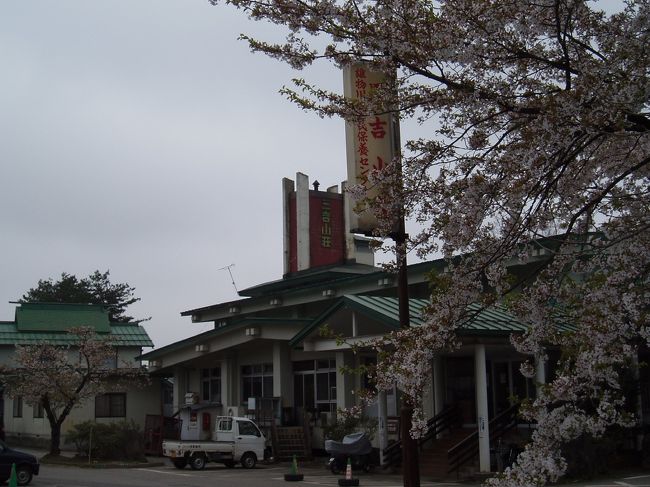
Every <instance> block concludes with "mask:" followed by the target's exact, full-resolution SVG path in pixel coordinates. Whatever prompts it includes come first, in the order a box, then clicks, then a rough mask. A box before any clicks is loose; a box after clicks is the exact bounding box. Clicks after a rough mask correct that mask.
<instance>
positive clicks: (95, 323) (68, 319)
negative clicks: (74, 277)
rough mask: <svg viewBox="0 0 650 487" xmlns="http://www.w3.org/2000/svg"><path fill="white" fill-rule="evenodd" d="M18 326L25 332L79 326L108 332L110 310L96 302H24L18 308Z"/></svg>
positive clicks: (63, 329) (49, 330) (60, 329)
mask: <svg viewBox="0 0 650 487" xmlns="http://www.w3.org/2000/svg"><path fill="white" fill-rule="evenodd" d="M16 326H17V328H18V330H19V331H23V332H54V331H65V330H68V329H70V328H73V327H77V326H88V327H92V328H94V329H95V330H96V331H97V332H98V333H108V332H109V331H110V324H109V321H108V312H107V311H106V309H105V308H104V307H103V306H101V305H96V304H62V303H22V304H21V305H20V306H18V307H17V308H16Z"/></svg>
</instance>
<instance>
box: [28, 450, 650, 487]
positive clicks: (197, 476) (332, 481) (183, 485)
mask: <svg viewBox="0 0 650 487" xmlns="http://www.w3.org/2000/svg"><path fill="white" fill-rule="evenodd" d="M17 449H19V450H21V451H26V452H29V453H32V454H33V455H35V456H36V457H38V458H40V457H42V456H43V455H45V453H46V452H45V451H42V450H33V449H29V448H17ZM148 460H149V464H147V465H142V464H140V465H139V466H136V467H134V468H86V467H80V466H61V465H49V464H42V465H41V472H40V475H38V476H36V477H34V480H33V481H32V483H31V486H33V487H122V486H124V487H127V486H128V487H149V486H151V487H153V486H169V487H213V486H214V485H218V486H219V487H257V486H265V487H267V486H268V487H273V486H281V485H282V486H285V487H286V486H287V485H291V484H302V485H309V486H323V487H333V486H338V479H339V478H342V476H341V475H333V474H332V473H331V472H329V470H328V469H327V468H326V466H325V462H326V459H325V458H323V459H317V460H315V461H313V462H304V463H300V462H299V465H298V470H299V473H302V474H304V480H303V481H302V482H286V481H285V480H284V474H285V473H290V463H289V462H286V463H278V464H270V465H264V464H259V465H258V466H257V467H256V468H254V469H252V470H246V469H243V468H241V467H239V466H237V467H235V468H226V467H224V466H223V465H221V464H213V463H209V464H208V465H207V467H206V468H205V469H204V470H197V471H195V470H191V469H190V468H189V467H186V468H185V469H183V470H179V469H176V468H175V467H174V466H173V465H172V464H171V462H170V461H169V460H168V459H165V458H161V457H149V458H148ZM354 477H356V478H359V485H360V486H361V487H400V486H402V477H401V476H400V475H396V474H391V473H387V472H384V471H382V470H381V469H379V468H377V469H374V470H373V471H371V472H370V473H364V472H354ZM481 483H482V482H481V480H480V479H466V480H456V479H449V480H444V481H443V480H433V479H427V478H422V479H421V483H420V485H421V487H451V486H459V487H460V486H479V485H481ZM557 486H565V487H569V486H570V487H650V471H648V470H646V471H643V470H638V471H627V472H621V473H617V474H613V475H610V476H606V477H602V478H599V479H594V480H587V481H580V482H574V481H571V482H569V481H566V482H560V483H559V484H557Z"/></svg>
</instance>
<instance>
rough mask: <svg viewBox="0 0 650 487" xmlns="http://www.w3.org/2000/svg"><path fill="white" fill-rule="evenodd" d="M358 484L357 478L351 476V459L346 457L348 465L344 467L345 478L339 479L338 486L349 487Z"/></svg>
mask: <svg viewBox="0 0 650 487" xmlns="http://www.w3.org/2000/svg"><path fill="white" fill-rule="evenodd" d="M357 485H359V479H353V478H352V461H351V460H350V457H348V465H347V467H345V478H344V479H339V486H340V487H350V486H357Z"/></svg>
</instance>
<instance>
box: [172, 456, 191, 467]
mask: <svg viewBox="0 0 650 487" xmlns="http://www.w3.org/2000/svg"><path fill="white" fill-rule="evenodd" d="M172 463H173V464H174V467H176V468H178V469H179V470H183V469H184V468H185V467H186V466H187V458H177V459H176V460H174V461H173V462H172Z"/></svg>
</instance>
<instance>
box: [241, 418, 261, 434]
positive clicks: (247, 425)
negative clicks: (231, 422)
mask: <svg viewBox="0 0 650 487" xmlns="http://www.w3.org/2000/svg"><path fill="white" fill-rule="evenodd" d="M237 426H238V427H239V434H240V435H247V436H262V434H261V433H260V430H258V429H257V427H256V426H255V425H254V424H253V423H251V422H250V421H237Z"/></svg>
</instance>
